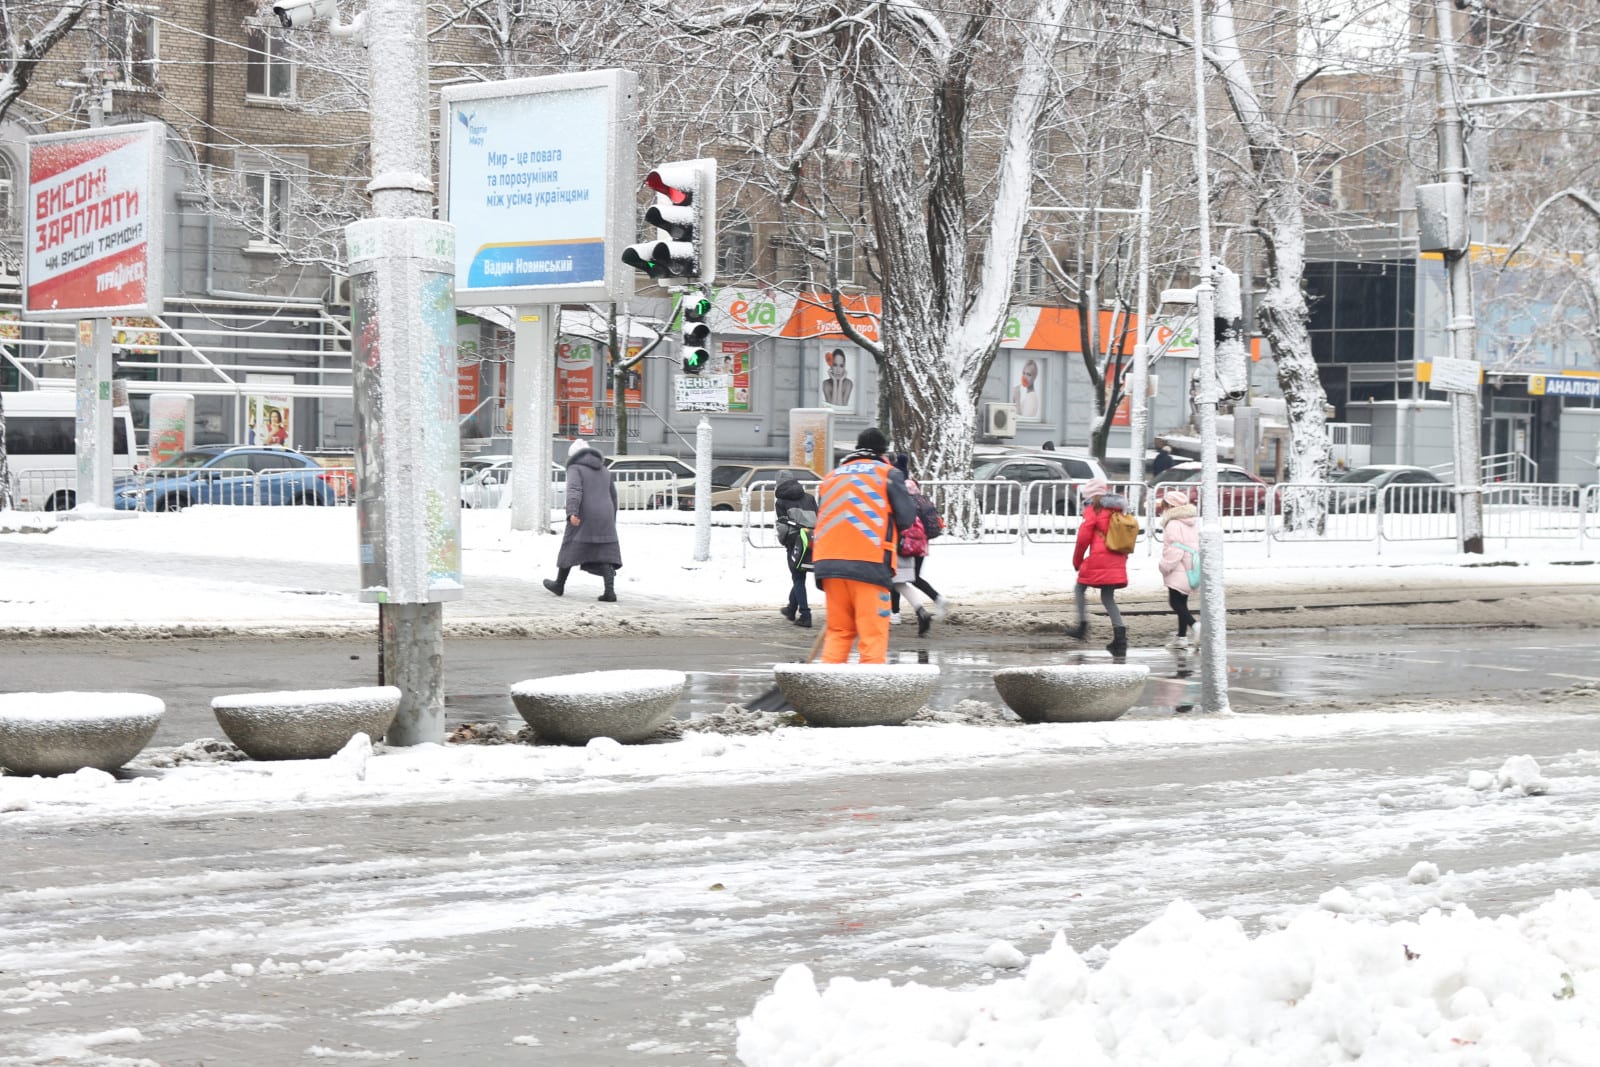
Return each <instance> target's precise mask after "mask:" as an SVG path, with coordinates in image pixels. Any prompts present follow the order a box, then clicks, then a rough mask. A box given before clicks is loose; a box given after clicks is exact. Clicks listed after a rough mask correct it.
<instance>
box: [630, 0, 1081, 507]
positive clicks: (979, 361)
mask: <svg viewBox="0 0 1600 1067" xmlns="http://www.w3.org/2000/svg"><path fill="white" fill-rule="evenodd" d="M647 3H648V5H649V6H652V7H654V8H655V9H657V10H658V11H660V12H661V13H662V14H663V15H664V16H666V17H667V18H668V19H669V20H670V24H671V25H673V26H675V27H676V28H677V29H678V30H679V31H680V32H689V33H692V34H696V35H711V34H718V35H722V36H723V37H724V38H725V39H731V38H732V37H733V36H737V37H738V39H740V40H744V39H747V38H748V36H749V35H748V34H747V33H743V32H740V31H747V30H749V29H750V28H752V27H756V28H760V29H762V30H764V31H769V32H770V36H759V35H758V36H759V40H760V41H761V49H762V52H763V54H764V55H770V54H785V55H786V56H788V57H789V58H790V60H791V61H792V62H793V63H795V64H809V69H811V70H813V71H814V72H815V73H816V75H817V76H819V77H824V78H832V79H837V80H838V83H839V84H840V85H842V86H843V88H844V93H843V96H842V99H846V100H848V101H850V103H851V104H852V105H853V111H854V116H853V117H854V120H855V123H856V126H857V127H858V128H859V131H860V139H861V140H860V144H859V145H852V146H850V147H851V149H852V150H853V154H855V155H857V156H858V157H859V159H860V161H861V182H862V186H863V188H864V194H865V195H864V200H865V206H866V211H865V215H866V217H867V221H868V226H869V227H870V230H871V233H872V238H873V240H872V242H871V249H872V253H873V255H874V256H875V257H876V260H877V266H878V269H879V272H880V275H881V287H882V293H883V314H882V319H881V330H880V336H881V337H882V338H883V341H882V352H883V364H884V365H883V371H882V373H881V374H880V381H881V383H882V384H883V386H884V388H885V391H886V392H887V394H888V412H889V415H890V421H891V422H892V424H893V432H894V444H895V446H896V447H899V448H904V449H907V450H909V451H911V452H913V453H914V454H915V455H916V457H917V464H918V470H919V472H920V473H921V475H922V476H924V477H927V478H966V477H969V476H970V474H971V460H972V442H973V438H974V436H975V434H974V431H975V429H976V427H977V403H978V397H979V395H980V394H981V392H982V388H983V381H984V377H985V375H986V374H987V373H988V370H989V366H990V364H991V363H992V362H993V360H994V357H995V352H996V350H997V349H998V346H999V343H1000V334H1001V331H1002V329H1003V328H1004V325H1005V317H1006V314H1007V312H1008V310H1009V308H1010V303H1011V293H1012V282H1013V279H1014V277H1015V274H1016V265H1017V258H1018V254H1019V252H1020V249H1021V245H1022V234H1023V228H1024V225H1025V224H1026V222H1027V215H1028V201H1029V194H1030V192H1031V188H1032V184H1033V177H1034V165H1035V160H1034V148H1035V139H1036V134H1037V130H1038V127H1039V118H1040V115H1041V114H1042V113H1043V112H1044V109H1045V107H1046V106H1047V103H1048V102H1049V100H1050V98H1051V91H1052V86H1053V79H1054V73H1055V72H1054V69H1053V59H1054V57H1055V49H1056V44H1057V42H1058V40H1059V39H1060V36H1061V31H1062V26H1063V24H1064V22H1065V20H1066V15H1067V11H1068V9H1069V7H1070V6H1071V0H1025V2H1018V3H1016V4H1015V5H1014V7H1013V5H1012V4H1009V3H1007V4H1001V5H998V7H997V8H996V14H999V13H1000V11H1001V10H1002V9H1003V11H1004V13H1005V14H1006V15H1010V16H1014V17H1004V18H1002V17H985V16H983V15H979V14H977V13H972V14H969V13H967V12H966V11H965V9H960V8H957V9H951V8H948V7H947V6H942V5H941V6H934V5H932V4H928V3H925V2H924V0H896V2H895V3H892V4H889V3H882V2H880V0H854V2H838V3H833V4H816V3H810V2H801V0H753V2H750V3H744V4H738V5H725V6H721V7H707V8H704V9H702V10H701V11H700V13H699V14H698V15H697V16H695V15H689V14H687V13H685V12H684V11H681V10H676V9H675V8H674V7H673V5H670V4H668V3H667V2H666V0H647ZM685 6H687V5H685ZM729 31H735V33H734V34H733V35H730V33H729ZM986 35H988V36H987V37H986ZM780 40H781V42H782V43H780ZM997 51H998V52H1003V54H1004V56H1005V64H1006V69H1007V83H1008V84H1007V88H1006V90H1005V92H1007V93H1008V94H1009V95H1006V96H1002V97H1000V98H999V100H1000V103H999V106H995V105H994V101H995V99H996V98H995V96H994V95H992V94H993V93H994V92H998V91H999V90H995V89H993V88H992V87H990V86H989V85H987V84H984V85H982V86H978V85H977V84H976V83H975V79H974V77H973V67H974V65H975V64H977V63H980V62H984V63H988V62H991V61H992V60H993V58H994V55H995V54H996V53H997ZM801 57H803V58H801ZM759 62H760V60H758V59H752V60H751V63H752V65H755V64H757V63H759ZM986 94H989V95H986ZM975 97H976V98H977V99H976V100H975ZM980 103H981V104H982V105H985V107H986V108H987V113H988V114H993V115H995V116H996V121H997V123H998V126H999V129H998V131H997V133H996V135H995V136H993V137H985V138H984V139H983V142H982V150H981V151H972V150H969V148H970V147H974V146H973V144H972V143H973V142H975V141H976V140H978V138H979V137H980V132H979V129H977V128H975V127H977V125H978V122H979V119H978V118H977V117H975V116H974V114H973V111H974V110H976V109H977V108H978V105H979V104H980ZM988 132H989V128H988V127H982V133H983V134H987V133H988ZM978 160H981V161H982V163H983V166H984V172H983V173H982V174H981V175H978V176H977V177H973V178H972V179H971V180H969V174H968V169H969V167H974V166H975V161H978ZM790 163H791V164H792V166H793V167H794V169H795V172H796V173H801V172H803V170H804V166H803V163H804V160H803V159H802V158H800V157H796V158H795V159H793V160H790ZM808 191H809V192H810V193H811V194H813V195H814V196H819V197H820V196H825V195H826V194H827V192H828V190H826V189H811V190H808Z"/></svg>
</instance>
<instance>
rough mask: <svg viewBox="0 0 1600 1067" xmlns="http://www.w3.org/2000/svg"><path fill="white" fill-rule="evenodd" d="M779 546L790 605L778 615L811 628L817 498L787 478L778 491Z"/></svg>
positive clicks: (795, 481)
mask: <svg viewBox="0 0 1600 1067" xmlns="http://www.w3.org/2000/svg"><path fill="white" fill-rule="evenodd" d="M776 498H777V503H776V505H775V506H774V510H775V511H776V512H777V515H778V517H777V527H778V543H779V544H780V545H782V546H783V549H784V552H783V556H784V562H785V563H786V564H787V566H788V568H789V581H790V583H791V584H790V588H789V603H788V604H787V605H786V606H784V607H782V608H779V609H778V613H779V614H780V615H782V616H783V617H784V618H786V619H788V620H789V621H790V622H792V623H794V624H795V625H796V626H803V627H805V628H806V629H808V630H809V629H810V628H811V605H810V604H808V603H806V579H807V578H808V577H809V576H810V574H811V567H812V563H811V549H812V545H811V541H812V537H813V536H814V535H813V532H812V531H813V530H814V529H815V527H816V525H817V498H816V497H814V496H812V495H811V494H810V493H808V492H806V491H805V489H803V488H802V487H801V485H800V481H799V479H797V478H785V479H783V480H782V481H780V482H779V483H778V488H777V490H776Z"/></svg>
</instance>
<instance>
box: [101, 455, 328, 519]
mask: <svg viewBox="0 0 1600 1067" xmlns="http://www.w3.org/2000/svg"><path fill="white" fill-rule="evenodd" d="M350 483H351V478H350V474H349V472H348V471H343V470H331V469H329V468H326V467H323V466H322V464H320V463H318V462H317V461H316V460H314V459H312V458H311V457H310V456H307V455H305V454H303V453H301V452H296V451H295V450H294V449H292V448H284V447H283V446H282V445H197V446H196V447H194V448H191V449H189V450H188V451H186V452H180V453H178V454H177V455H176V456H173V457H172V458H171V459H169V460H166V461H164V462H162V463H157V464H155V465H154V466H151V467H147V468H145V469H144V470H143V471H140V472H139V473H138V474H135V475H132V476H130V477H126V478H119V479H117V481H116V483H115V484H114V486H113V492H112V498H113V500H114V503H115V506H116V508H117V510H119V511H134V510H142V511H177V510H179V509H180V508H185V507H188V506H189V505H191V504H338V503H341V502H342V501H343V500H344V499H345V498H346V497H347V496H348V495H349V492H350V488H351V484H350Z"/></svg>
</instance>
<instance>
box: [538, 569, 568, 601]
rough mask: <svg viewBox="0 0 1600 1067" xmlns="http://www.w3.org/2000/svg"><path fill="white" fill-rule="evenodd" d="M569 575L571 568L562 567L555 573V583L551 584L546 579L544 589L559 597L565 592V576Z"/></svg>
mask: <svg viewBox="0 0 1600 1067" xmlns="http://www.w3.org/2000/svg"><path fill="white" fill-rule="evenodd" d="M571 573H572V568H571V567H562V568H561V569H560V570H558V571H556V580H555V581H553V582H552V581H551V580H550V579H548V578H546V579H545V580H544V587H545V588H546V589H548V590H550V591H551V592H552V593H554V594H555V595H556V596H561V595H562V594H564V593H566V591H567V575H569V574H571Z"/></svg>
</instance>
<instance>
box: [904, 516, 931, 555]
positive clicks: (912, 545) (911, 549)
mask: <svg viewBox="0 0 1600 1067" xmlns="http://www.w3.org/2000/svg"><path fill="white" fill-rule="evenodd" d="M900 554H901V555H902V556H926V555H927V554H928V531H927V530H925V529H923V528H922V520H921V519H920V518H919V519H917V520H916V521H915V522H913V523H912V524H911V525H910V526H907V527H906V529H905V532H904V533H902V534H901V535H900Z"/></svg>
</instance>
